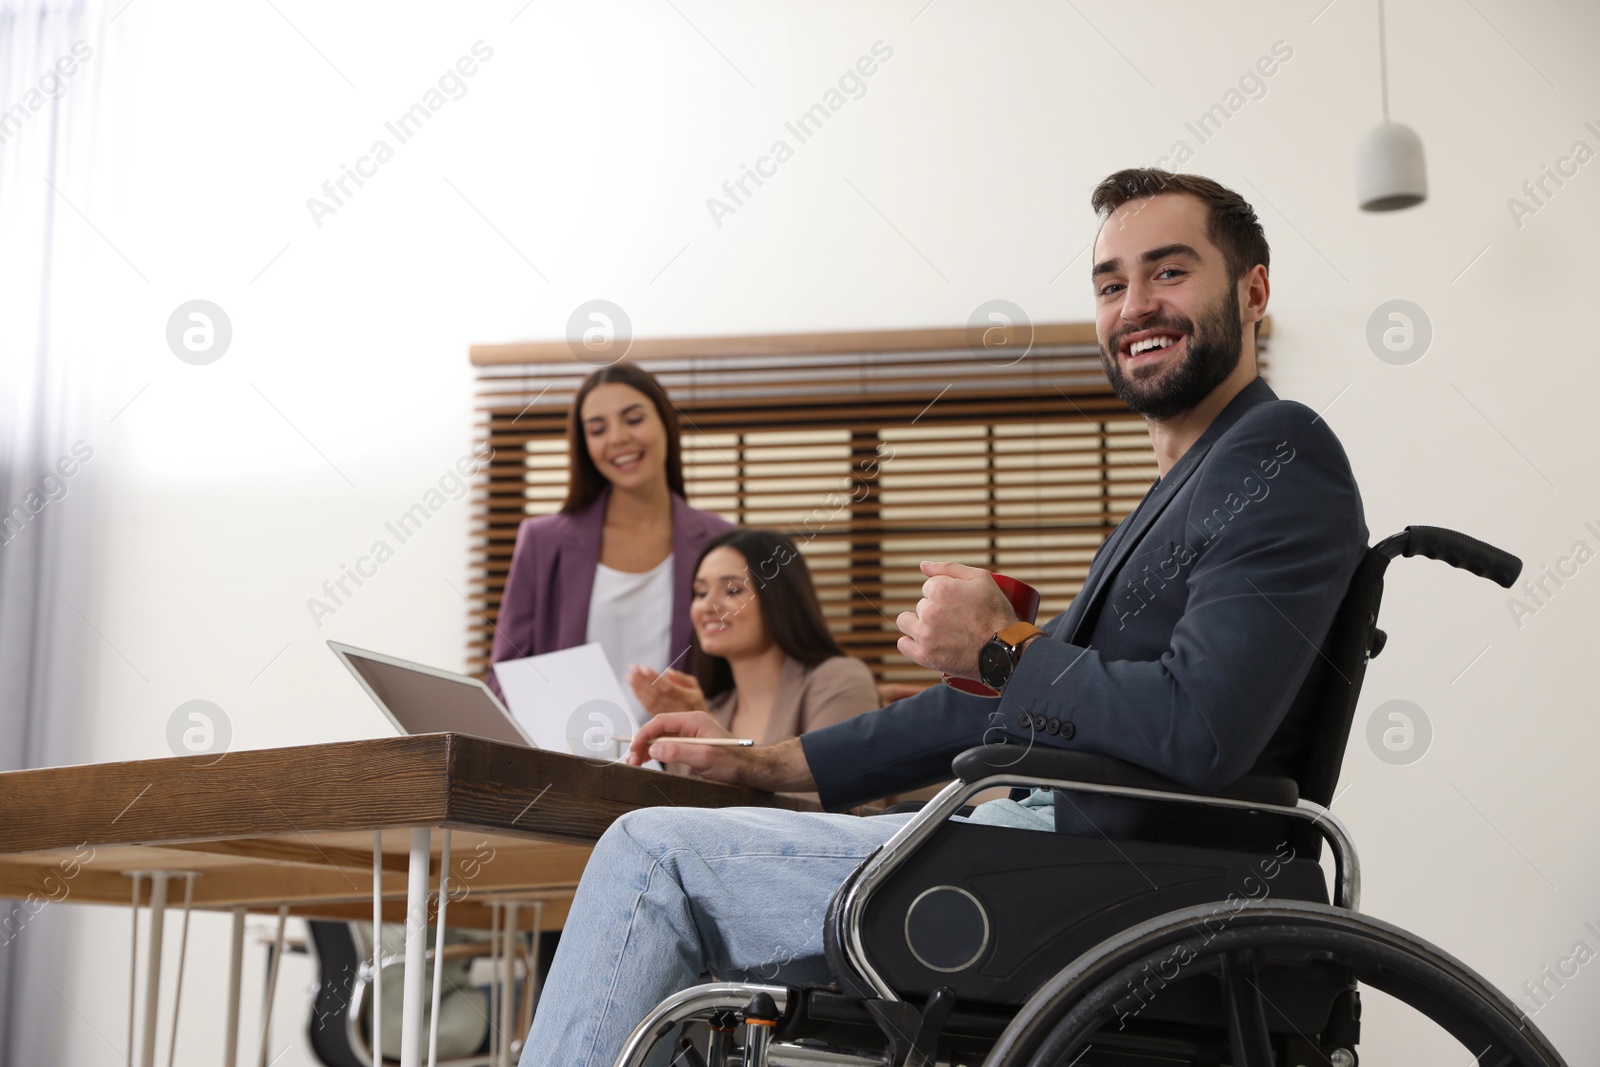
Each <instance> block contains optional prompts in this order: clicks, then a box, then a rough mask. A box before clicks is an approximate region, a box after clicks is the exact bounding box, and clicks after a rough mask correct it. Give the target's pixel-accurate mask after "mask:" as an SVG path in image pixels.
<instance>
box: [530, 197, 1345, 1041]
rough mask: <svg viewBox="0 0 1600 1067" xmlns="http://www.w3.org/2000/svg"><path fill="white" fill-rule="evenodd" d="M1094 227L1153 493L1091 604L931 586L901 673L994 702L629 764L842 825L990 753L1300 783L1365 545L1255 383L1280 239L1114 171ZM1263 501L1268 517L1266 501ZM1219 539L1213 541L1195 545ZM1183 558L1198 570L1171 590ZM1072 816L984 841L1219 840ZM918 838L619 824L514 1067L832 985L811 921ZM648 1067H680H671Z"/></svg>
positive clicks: (645, 734)
mask: <svg viewBox="0 0 1600 1067" xmlns="http://www.w3.org/2000/svg"><path fill="white" fill-rule="evenodd" d="M1092 203H1093V205H1094V208H1095V211H1096V213H1097V214H1098V215H1099V216H1100V218H1101V220H1102V225H1101V229H1100V233H1099V234H1098V236H1097V237H1096V239H1095V254H1094V266H1093V268H1092V270H1091V275H1090V277H1091V279H1092V280H1093V283H1094V302H1095V330H1096V336H1097V338H1098V339H1099V342H1100V348H1101V359H1102V362H1103V364H1104V366H1105V372H1106V377H1107V378H1108V379H1109V380H1110V382H1111V383H1112V385H1113V387H1114V388H1115V389H1116V392H1117V395H1118V396H1120V397H1122V399H1123V400H1124V401H1125V402H1126V403H1127V404H1128V406H1129V407H1131V408H1132V409H1133V410H1134V411H1136V412H1139V413H1140V414H1141V415H1143V416H1144V418H1145V424H1146V427H1147V429H1148V430H1149V433H1150V442H1151V447H1152V449H1153V450H1154V452H1155V460H1156V468H1157V470H1158V472H1159V474H1160V477H1159V479H1158V480H1157V481H1156V482H1155V483H1154V484H1153V485H1152V486H1151V487H1150V489H1149V491H1148V492H1147V493H1146V494H1145V496H1144V499H1143V500H1141V501H1140V503H1139V506H1138V508H1136V509H1135V511H1134V512H1133V514H1131V515H1129V516H1128V517H1127V518H1126V519H1124V520H1123V522H1122V523H1120V524H1119V525H1118V526H1117V528H1116V530H1115V531H1113V532H1112V534H1111V536H1110V537H1109V538H1108V539H1107V540H1106V542H1105V544H1103V545H1102V546H1101V548H1100V551H1099V552H1097V553H1096V555H1095V558H1094V562H1093V564H1092V565H1091V566H1090V569H1089V574H1088V577H1087V578H1086V579H1085V581H1084V585H1083V592H1082V593H1080V594H1079V595H1078V596H1077V597H1076V598H1074V600H1073V602H1072V603H1071V605H1070V606H1068V607H1067V610H1066V611H1064V612H1062V613H1061V614H1060V615H1057V616H1056V617H1055V618H1053V619H1051V620H1049V621H1048V622H1046V623H1045V624H1044V626H1043V627H1042V628H1040V627H1036V626H1033V625H1032V624H1029V623H1023V622H1019V621H1018V620H1017V618H1016V616H1015V615H1014V614H1013V613H1012V611H1011V606H1010V604H1009V603H1008V602H1007V600H1006V598H1005V596H1004V595H1002V594H1001V592H1000V590H999V588H998V587H997V586H996V585H995V583H994V581H993V580H992V579H991V577H990V575H989V574H988V572H986V571H982V570H978V569H976V568H973V567H967V566H963V565H961V564H959V563H951V562H924V563H923V564H922V573H923V574H924V575H926V576H927V581H926V582H925V583H924V584H923V590H922V592H923V596H922V599H921V600H920V601H919V602H918V603H917V605H916V610H915V611H907V612H904V613H902V614H901V616H900V617H899V619H898V620H897V622H898V624H899V626H900V629H901V631H902V632H903V634H904V636H903V637H901V639H900V645H899V647H900V651H901V652H902V653H904V654H905V655H906V656H907V657H908V658H910V659H911V660H913V661H914V662H916V663H919V664H922V665H923V666H925V667H929V668H932V669H934V670H939V671H944V672H946V673H948V674H950V675H952V676H956V677H961V678H980V677H981V680H982V681H983V682H984V683H985V684H987V685H989V686H990V687H991V688H993V689H995V690H998V691H999V692H1000V699H999V700H998V701H992V700H985V699H983V698H981V697H974V696H969V695H967V694H964V693H959V692H957V691H955V690H954V689H951V688H948V687H945V686H937V685H936V686H933V687H931V688H930V689H927V690H925V691H923V692H921V693H918V694H917V695H915V696H912V697H908V698H907V699H905V700H901V701H897V702H895V703H893V704H890V705H889V706H887V707H885V708H882V709H880V710H878V711H871V712H867V713H866V714H864V715H861V716H858V717H856V718H854V719H851V720H849V721H848V722H844V723H840V724H838V725H836V726H830V727H827V728H826V729H822V730H817V731H814V732H812V733H809V734H806V735H805V736H804V737H801V738H799V739H796V740H794V741H786V742H783V743H781V744H776V745H764V746H757V747H755V748H749V749H741V748H732V747H714V746H705V745H687V744H675V743H674V741H673V739H674V738H677V737H727V736H728V732H727V731H726V730H724V729H722V728H721V727H720V726H719V725H718V724H717V723H716V721H715V720H713V719H712V718H711V717H710V716H708V715H706V714H705V713H703V712H679V713H667V714H662V715H658V716H656V717H655V718H653V719H652V720H651V721H650V722H648V723H646V724H645V725H644V726H643V727H642V728H641V729H640V730H638V731H637V733H636V735H635V738H634V741H633V745H632V748H631V749H630V750H629V754H628V759H629V761H630V762H631V763H634V764H635V765H638V764H641V763H643V762H644V761H645V760H647V759H659V760H663V761H666V762H672V763H680V764H686V765H688V766H689V767H690V768H691V769H692V770H693V771H695V772H696V773H698V774H700V775H702V776H703V777H706V778H710V779H714V780H717V781H724V782H735V783H740V784H744V785H749V786H755V787H757V788H762V789H771V790H782V791H786V792H817V793H819V794H820V795H821V798H822V802H823V805H824V806H825V807H827V808H828V809H830V810H831V811H838V810H841V809H845V808H849V807H854V806H855V805H858V804H861V803H864V802H867V801H870V800H875V799H878V798H881V797H885V796H889V795H892V794H897V793H905V792H910V791H911V790H913V789H917V788H921V787H923V786H927V785H930V784H932V783H934V782H938V781H941V780H944V779H947V778H948V777H949V771H950V762H951V760H952V758H954V757H955V756H956V755H958V754H959V753H961V752H963V751H964V750H966V749H968V748H972V747H975V746H979V745H986V744H999V743H1014V744H1017V745H1019V746H1021V745H1033V744H1040V745H1051V746H1057V747H1061V748H1066V749H1076V750H1079V751H1083V752H1091V753H1098V754H1100V755H1105V756H1112V757H1115V758H1117V759H1122V760H1126V761H1128V762H1129V763H1132V764H1135V765H1136V766H1139V767H1142V768H1145V769H1147V770H1149V771H1152V772H1154V773H1156V774H1159V775H1162V776H1164V777H1167V778H1170V779H1173V780H1175V781H1177V782H1180V783H1182V784H1184V785H1186V786H1188V787H1190V788H1193V789H1205V790H1209V789H1217V788H1221V787H1223V786H1226V785H1228V784H1230V783H1231V782H1233V781H1235V780H1237V779H1238V778H1240V777H1241V776H1243V775H1245V774H1247V773H1252V772H1253V773H1258V774H1276V775H1293V774H1294V772H1295V769H1296V768H1298V767H1300V766H1302V765H1303V762H1304V760H1305V759H1306V753H1307V751H1308V746H1309V744H1310V738H1311V737H1312V736H1314V729H1313V727H1314V725H1315V724H1314V723H1309V722H1307V721H1304V720H1305V718H1306V716H1305V715H1304V714H1299V713H1297V714H1293V715H1291V714H1290V706H1291V702H1292V699H1293V697H1294V694H1295V693H1296V691H1298V689H1299V688H1300V684H1301V682H1302V680H1303V679H1304V678H1305V677H1306V674H1307V672H1308V671H1309V670H1310V668H1311V665H1312V663H1313V662H1314V661H1315V658H1316V656H1317V654H1318V647H1319V645H1320V643H1321V641H1322V639H1323V636H1324V635H1325V634H1326V633H1327V631H1328V627H1329V625H1330V624H1331V623H1332V621H1333V618H1334V614H1335V612H1336V611H1337V609H1338V606H1339V603H1340V601H1341V599H1342V598H1343V596H1344V593H1345V590H1346V588H1347V587H1348V585H1349V582H1350V578H1351V575H1352V574H1354V572H1355V569H1356V564H1357V563H1358V562H1359V560H1360V558H1361V555H1362V553H1363V552H1364V550H1365V546H1366V541H1367V530H1366V525H1365V523H1364V521H1363V519H1362V513H1361V499H1360V495H1359V494H1358V493H1357V491H1356V486H1355V480H1354V477H1353V476H1352V475H1351V472H1350V465H1349V462H1348V461H1347V460H1346V458H1345V455H1344V450H1343V448H1342V447H1341V446H1340V445H1339V441H1338V439H1337V438H1336V437H1334V435H1333V431H1332V430H1330V429H1329V428H1328V425H1327V423H1326V421H1324V420H1321V419H1320V418H1318V417H1317V415H1316V413H1315V412H1313V411H1312V410H1311V409H1310V408H1307V407H1306V406H1304V405H1303V404H1297V403H1294V402H1291V401H1283V400H1279V399H1278V398H1277V397H1276V396H1275V395H1273V392H1272V390H1271V389H1269V388H1268V387H1267V385H1266V383H1265V382H1263V381H1261V379H1260V378H1259V377H1258V376H1257V372H1256V344H1255V342H1256V334H1257V333H1258V332H1259V325H1260V322H1261V319H1262V318H1263V317H1264V316H1265V314H1266V308H1267V297H1268V294H1269V286H1268V282H1267V259H1268V250H1267V243H1266V238H1265V236H1264V235H1263V233H1262V231H1261V225H1260V223H1259V222H1258V221H1257V220H1256V216H1255V212H1254V211H1253V210H1252V209H1251V207H1250V205H1249V204H1247V203H1246V202H1245V201H1244V199H1243V198H1242V197H1240V196H1239V195H1238V194H1237V193H1235V192H1233V191H1232V190H1230V189H1227V188H1224V187H1223V186H1221V185H1219V184H1217V183H1216V182H1214V181H1211V180H1210V179H1207V178H1201V177H1197V176H1194V175H1175V174H1168V173H1166V172H1164V171H1156V170H1125V171H1119V172H1118V173H1116V174H1113V175H1111V176H1110V177H1108V178H1106V179H1105V180H1104V181H1102V182H1101V183H1100V184H1099V186H1097V187H1096V189H1095V191H1094V195H1093V198H1092ZM1247 325H1248V326H1250V327H1252V329H1251V330H1250V331H1249V332H1246V330H1245V327H1246V326H1247ZM1152 340H1154V341H1155V342H1156V343H1155V344H1154V345H1146V344H1144V343H1141V342H1149V341H1152ZM1291 460H1292V461H1293V462H1292V465H1291V462H1290V461H1291ZM1268 481H1270V482H1271V496H1270V498H1268V497H1267V495H1266V493H1265V492H1260V491H1259V490H1261V487H1262V486H1264V485H1265V483H1266V482H1268ZM1241 492H1243V493H1244V494H1247V495H1249V496H1250V499H1252V500H1256V501H1257V503H1255V504H1253V505H1252V506H1251V507H1250V509H1249V510H1248V511H1246V510H1244V509H1243V506H1242V504H1238V506H1235V505H1236V502H1237V501H1239V500H1242V499H1243V498H1242V497H1240V493H1241ZM1219 514H1220V515H1224V516H1227V518H1226V519H1225V520H1224V521H1222V524H1221V527H1220V532H1219V533H1217V534H1215V535H1213V536H1211V537H1209V538H1205V540H1204V541H1203V543H1195V542H1196V540H1197V538H1203V537H1205V535H1204V534H1196V532H1195V531H1197V530H1204V529H1207V526H1206V524H1207V522H1208V521H1209V522H1214V521H1215V519H1214V517H1215V516H1217V515H1219ZM1177 549H1182V550H1183V557H1182V558H1183V560H1184V565H1183V566H1181V567H1178V566H1174V567H1172V568H1170V569H1168V570H1162V571H1160V572H1159V573H1157V572H1154V571H1152V564H1153V563H1154V562H1155V561H1156V560H1158V559H1161V560H1166V559H1171V558H1173V554H1174V552H1175V550H1177ZM1130 586H1136V587H1137V588H1139V589H1141V590H1143V591H1145V592H1147V593H1148V594H1149V595H1148V599H1147V600H1141V602H1140V607H1139V610H1138V611H1137V612H1132V611H1124V612H1120V613H1119V612H1118V611H1116V610H1112V611H1104V610H1102V608H1103V607H1104V606H1105V605H1106V604H1107V600H1108V596H1109V594H1110V593H1111V591H1113V590H1117V589H1121V588H1125V587H1130ZM980 650H982V651H983V653H984V655H983V657H982V663H983V667H982V668H981V669H980V667H979V663H980V657H979V652H980ZM1019 751H1020V749H1019ZM1046 796H1047V798H1048V795H1046ZM1063 796H1065V795H1064V794H1056V798H1057V800H1058V802H1056V803H1054V804H1051V803H1049V802H1048V799H1047V800H1046V802H1045V803H1043V804H1037V805H1034V806H1033V807H1032V808H1031V809H1030V810H1029V811H1019V810H1014V809H1021V808H1023V805H1015V804H1012V805H1011V807H1010V808H1005V807H1004V805H1007V804H1011V802H1010V801H993V802H991V803H990V804H988V805H981V806H980V807H979V809H978V812H977V813H976V814H975V816H974V818H975V820H976V821H980V822H995V821H1002V822H1008V823H1009V824H1010V825H1029V826H1032V827H1033V828H1037V829H1040V830H1046V831H1048V830H1050V829H1052V828H1053V829H1054V830H1055V831H1057V832H1062V833H1069V834H1078V835H1082V836H1088V837H1095V838H1098V837H1100V836H1102V835H1107V836H1110V837H1113V838H1118V837H1123V838H1130V837H1139V836H1145V835H1152V834H1154V835H1160V834H1165V835H1166V837H1164V838H1162V839H1167V840H1192V839H1194V837H1195V835H1199V834H1203V833H1208V832H1210V833H1215V832H1216V831H1217V829H1218V828H1217V827H1211V826H1204V825H1202V822H1203V820H1202V819H1199V818H1196V817H1194V816H1192V815H1191V814H1189V813H1186V812H1185V813H1183V815H1184V817H1187V818H1188V820H1189V821H1188V822H1186V823H1177V822H1168V821H1166V820H1169V819H1172V818H1173V810H1172V807H1171V806H1169V807H1167V808H1164V809H1163V808H1159V807H1155V808H1153V807H1152V805H1151V804H1150V802H1147V801H1145V802H1141V801H1136V800H1131V799H1128V798H1124V797H1114V796H1112V797H1099V798H1093V800H1091V798H1089V797H1086V796H1075V797H1070V798H1067V799H1066V800H1062V799H1060V798H1062V797H1063ZM997 806H998V807H997ZM1178 807H1180V808H1181V807H1183V806H1181V805H1180V806H1178ZM908 818H910V816H894V815H889V816H878V817H874V818H857V817H855V816H850V815H838V814H824V813H805V812H792V811H780V810H776V809H772V808H725V809H719V810H710V811H699V810H692V809H685V808H671V809H644V810H640V811H634V812H630V813H628V814H626V815H624V816H622V817H621V818H620V819H618V820H617V821H616V822H615V823H614V824H613V825H612V826H611V828H610V829H609V830H607V831H606V833H605V835H604V836H603V837H602V838H601V839H600V842H599V843H598V844H597V845H596V846H595V850H594V854H593V856H592V857H591V859H590V861H589V865H588V867H587V868H586V870H585V871H584V875H583V880H582V882H581V883H580V885H579V887H578V892H577V895H576V897H575V898H574V900H573V905H572V911H571V913H570V915H569V916H568V919H567V927H566V932H565V934H564V935H563V937H562V940H561V946H560V950H559V952H558V953H557V955H556V959H555V963H554V965H553V966H552V968H551V971H550V976H549V979H548V980H547V982H546V984H545V987H544V994H543V996H542V997H541V999H540V1002H539V1009H538V1013H537V1015H536V1016H535V1017H534V1022H533V1030H532V1032H531V1033H530V1034H529V1035H528V1043H527V1046H526V1048H525V1049H524V1051H523V1054H522V1065H523V1067H546V1065H559V1067H573V1065H580V1064H581V1065H586V1067H599V1065H602V1064H611V1063H612V1062H613V1060H614V1059H615V1057H616V1055H617V1053H618V1051H619V1049H620V1048H621V1047H622V1044H623V1042H624V1040H625V1039H626V1037H627V1035H628V1033H629V1031H630V1030H631V1029H632V1028H633V1027H634V1026H635V1025H636V1024H637V1023H638V1022H639V1021H640V1020H641V1019H642V1018H643V1017H644V1015H645V1014H646V1013H647V1012H648V1011H649V1010H650V1009H652V1008H653V1007H655V1005H656V1004H657V1003H659V1002H660V1001H661V1000H663V999H664V998H666V997H667V996H669V995H671V994H672V993H675V992H677V991H679V990H681V989H683V988H685V987H687V986H689V985H692V984H693V983H694V982H695V980H696V979H697V978H698V977H699V976H700V975H702V974H704V973H707V972H710V973H711V974H714V975H716V976H717V977H719V978H724V979H732V980H741V979H742V980H747V981H771V980H772V979H773V977H774V976H776V977H777V979H778V980H779V981H781V982H783V983H785V984H788V985H800V984H804V983H824V982H827V981H829V980H830V979H831V977H832V976H831V975H830V974H829V971H828V966H827V962H826V959H825V957H824V954H823V931H822V923H821V922H820V921H819V919H818V917H819V916H821V915H823V914H824V913H825V912H826V909H827V905H828V901H829V900H830V899H831V898H832V896H833V895H834V893H835V892H836V890H837V889H838V888H839V886H840V885H842V884H843V883H844V881H845V879H846V878H848V877H849V876H850V874H851V872H852V871H853V870H854V869H855V868H856V866H857V865H858V864H859V863H860V862H861V860H862V859H864V858H865V857H866V856H868V855H870V854H871V853H872V852H873V851H874V850H875V849H877V848H878V847H879V846H881V845H882V844H883V843H884V842H885V841H886V840H887V839H888V838H889V837H890V835H892V834H893V833H894V832H895V831H896V830H897V829H899V828H900V826H901V825H903V823H904V822H905V820H906V819H908ZM1026 820H1031V822H1027V821H1026ZM1277 830H1281V827H1279V828H1277ZM1273 834H1274V836H1272V837H1271V840H1272V841H1277V840H1279V839H1280V838H1279V836H1277V835H1276V834H1277V831H1276V830H1275V831H1273ZM1235 847H1250V846H1246V845H1237V846H1235ZM1264 847H1265V848H1266V849H1268V850H1270V849H1271V848H1272V844H1271V843H1270V842H1269V843H1266V844H1265V846H1264ZM1075 890H1078V891H1081V887H1075V886H1074V885H1068V886H1066V887H1064V889H1063V892H1064V893H1068V894H1070V893H1072V892H1074V891H1075ZM1112 903H1114V902H1112ZM1029 906H1041V907H1049V906H1051V902H1049V901H1040V902H1033V903H1032V904H1030V905H1029ZM1084 906H1089V905H1087V904H1086V905H1084ZM656 1051H657V1053H659V1054H661V1055H660V1062H663V1063H664V1062H665V1060H666V1054H668V1053H670V1052H671V1049H669V1048H667V1047H665V1046H664V1045H663V1046H658V1047H657V1050H656Z"/></svg>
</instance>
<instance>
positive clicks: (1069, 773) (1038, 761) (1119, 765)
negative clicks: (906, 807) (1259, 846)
mask: <svg viewBox="0 0 1600 1067" xmlns="http://www.w3.org/2000/svg"><path fill="white" fill-rule="evenodd" d="M1019 749H1020V746H1017V745H980V746H978V747H976V748H969V749H967V750H966V751H965V752H963V753H961V755H959V756H957V757H956V758H955V761H954V763H952V765H951V769H952V770H953V771H954V772H955V775H956V777H957V778H960V779H961V780H962V781H964V782H974V781H977V780H978V779H980V778H988V777H990V776H992V775H1005V776H1006V777H1012V778H1016V779H1019V780H1022V779H1029V778H1042V779H1055V780H1058V781H1072V782H1083V783H1085V784H1086V785H1109V786H1118V787H1121V788H1125V789H1151V790H1155V791H1158V792H1163V793H1184V794H1188V795H1190V796H1193V797H1196V798H1205V797H1222V798H1225V799H1228V800H1243V801H1248V802H1250V803H1253V804H1273V805H1277V806H1279V807H1285V808H1292V807H1294V806H1295V805H1296V804H1297V803H1298V802H1299V800H1300V787H1299V785H1298V784H1297V783H1296V782H1295V780H1294V779H1293V778H1277V777H1273V776H1271V775H1265V774H1247V775H1245V776H1244V777H1243V778H1240V779H1239V780H1238V781H1236V782H1234V783H1232V784H1231V785H1228V786H1225V787H1224V788H1222V789H1214V790H1199V789H1191V788H1189V787H1188V786H1186V785H1181V784H1179V783H1177V782H1174V781H1172V780H1171V779H1170V778H1163V777H1162V776H1161V775H1159V774H1153V773H1151V772H1150V771H1147V770H1145V769H1144V768H1142V767H1136V766H1134V765H1133V764H1131V763H1125V762H1124V761H1122V760H1119V759H1112V758H1111V757H1110V756H1097V755H1094V754H1092V753H1088V752H1074V751H1072V750H1070V749H1065V748H1054V747H1051V746H1048V745H1032V746H1030V747H1028V748H1027V749H1026V750H1019ZM1019 784H1020V781H1019Z"/></svg>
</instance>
